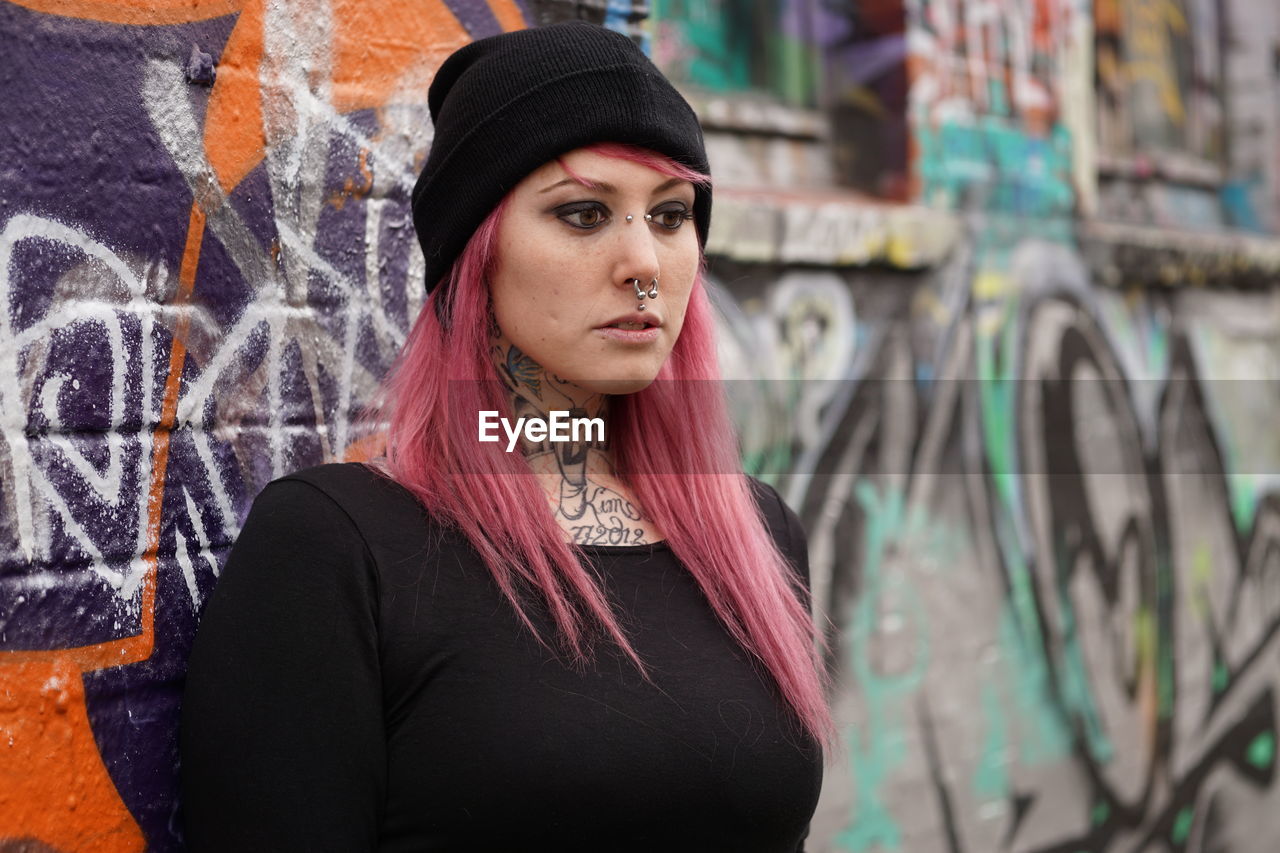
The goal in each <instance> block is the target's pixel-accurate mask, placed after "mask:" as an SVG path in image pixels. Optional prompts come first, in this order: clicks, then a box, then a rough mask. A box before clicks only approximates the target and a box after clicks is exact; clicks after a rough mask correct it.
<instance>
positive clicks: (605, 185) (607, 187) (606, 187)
mask: <svg viewBox="0 0 1280 853" xmlns="http://www.w3.org/2000/svg"><path fill="white" fill-rule="evenodd" d="M684 183H688V181H686V180H684V179H683V178H671V179H670V180H668V181H664V182H662V183H661V184H659V185H658V186H656V187H654V188H653V194H654V195H657V194H658V193H660V192H665V191H666V190H669V189H671V188H672V187H674V186H676V185H677V184H684ZM565 184H578V185H579V186H584V187H588V188H589V189H593V190H599V191H600V192H603V193H614V194H616V193H617V192H618V188H617V187H615V186H614V185H613V184H611V183H609V182H608V181H591V180H586V179H584V180H581V181H579V180H576V179H574V178H564V179H563V180H559V181H556V182H555V183H554V184H552V185H551V186H549V187H543V188H542V189H540V190H538V194H539V195H541V194H542V193H549V192H551V191H552V190H554V189H555V188H557V187H562V186H564V185H565Z"/></svg>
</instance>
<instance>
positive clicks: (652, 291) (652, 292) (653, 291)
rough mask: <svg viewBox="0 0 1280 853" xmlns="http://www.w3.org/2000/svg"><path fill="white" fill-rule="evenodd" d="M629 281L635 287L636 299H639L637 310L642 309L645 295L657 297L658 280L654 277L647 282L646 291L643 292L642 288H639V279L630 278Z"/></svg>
mask: <svg viewBox="0 0 1280 853" xmlns="http://www.w3.org/2000/svg"><path fill="white" fill-rule="evenodd" d="M631 283H632V284H633V285H635V288H636V299H639V300H640V305H639V306H638V307H637V308H636V310H637V311H643V310H644V298H645V297H646V296H647V297H649V298H650V299H657V298H658V280H657V279H656V278H655V279H653V280H652V281H650V282H649V292H648V293H645V292H644V291H643V290H641V289H640V279H638V278H633V279H631Z"/></svg>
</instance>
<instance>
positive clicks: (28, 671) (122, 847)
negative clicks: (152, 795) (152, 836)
mask: <svg viewBox="0 0 1280 853" xmlns="http://www.w3.org/2000/svg"><path fill="white" fill-rule="evenodd" d="M0 748H3V749H4V756H5V760H4V761H3V762H0V842H2V841H3V840H4V839H6V838H11V839H12V838H34V839H39V840H40V841H41V842H43V843H44V844H48V845H50V846H52V847H53V848H54V849H56V850H59V851H66V853H72V851H85V853H91V852H92V853H126V851H137V850H142V849H143V848H144V842H143V838H142V832H141V830H139V828H138V825H137V824H136V823H135V822H134V820H133V817H132V815H130V814H129V811H128V809H126V808H125V805H124V803H123V802H122V801H121V800H120V795H119V794H117V793H116V789H115V786H114V785H113V784H112V782H111V777H110V776H109V775H108V774H107V768H106V767H104V766H103V764H102V758H101V756H100V755H99V754H98V746H97V743H96V742H95V741H94V738H93V730H92V729H91V728H90V726H89V714H88V709H87V706H86V705H85V701H84V684H83V682H82V681H81V680H80V669H79V667H77V666H76V665H75V664H74V663H72V662H71V661H66V660H64V661H52V662H39V663H37V662H28V663H25V664H21V665H18V666H5V667H0ZM0 846H4V845H3V844H0Z"/></svg>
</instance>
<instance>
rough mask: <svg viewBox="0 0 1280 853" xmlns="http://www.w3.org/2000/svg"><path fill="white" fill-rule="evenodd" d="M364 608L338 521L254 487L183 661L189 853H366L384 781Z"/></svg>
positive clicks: (372, 603) (307, 493)
mask: <svg viewBox="0 0 1280 853" xmlns="http://www.w3.org/2000/svg"><path fill="white" fill-rule="evenodd" d="M377 601H378V599H377V582H376V575H375V571H374V566H373V562H372V559H371V557H370V556H369V553H368V550H367V548H366V547H365V545H364V541H363V539H362V538H361V536H360V534H359V532H358V531H357V529H356V528H355V526H354V525H353V523H352V522H351V519H350V518H349V517H348V516H347V515H346V513H345V512H343V510H342V509H341V508H340V507H338V506H337V504H335V503H334V502H333V501H332V500H331V499H330V498H328V497H327V496H326V495H324V494H323V493H322V492H320V491H319V490H318V489H316V488H315V487H313V486H311V485H308V484H306V483H302V482H298V481H287V480H286V481H282V482H277V483H273V484H271V485H269V486H268V487H267V489H266V490H265V491H264V492H263V493H262V494H261V495H260V496H259V497H258V499H257V500H256V501H255V502H254V505H253V509H252V511H251V512H250V514H249V518H248V519H247V520H246V522H245V526H244V529H243V530H242V531H241V534H240V537H239V538H238V539H237V541H236V545H235V547H234V548H233V549H232V552H231V556H230V557H229V558H228V560H227V565H226V567H225V569H224V570H223V573H222V575H221V577H220V579H219V581H218V585H217V587H216V588H215V590H214V592H213V594H212V596H211V597H210V599H209V603H208V606H207V607H206V608H205V612H204V617H203V619H202V622H201V625H200V628H199V632H198V634H197V636H196V640H195V645H194V647H193V649H192V653H191V660H190V664H189V668H188V673H187V686H186V693H185V695H184V698H183V708H182V723H181V729H180V733H179V749H180V752H181V776H182V794H183V800H184V803H183V808H184V811H185V821H186V838H187V842H188V844H189V848H190V850H192V851H193V853H199V851H205V850H219V851H221V850H244V851H255V850H264V851H265V850H270V851H282V852H283V851H292V850H298V851H303V850H306V851H322V850H332V851H344V853H345V851H360V850H372V849H374V848H375V847H376V844H377V836H378V823H379V819H380V816H381V804H382V801H383V797H384V795H385V779H386V767H385V752H386V742H385V736H384V733H383V722H382V702H381V695H382V694H381V681H380V675H379V667H378V644H377V621H376V620H377Z"/></svg>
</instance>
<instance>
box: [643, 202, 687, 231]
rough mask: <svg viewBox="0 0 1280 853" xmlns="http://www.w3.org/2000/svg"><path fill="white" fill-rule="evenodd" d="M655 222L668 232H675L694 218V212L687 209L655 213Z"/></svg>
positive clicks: (678, 208) (670, 209) (679, 208)
mask: <svg viewBox="0 0 1280 853" xmlns="http://www.w3.org/2000/svg"><path fill="white" fill-rule="evenodd" d="M651 215H652V216H653V221H654V222H656V223H657V224H658V225H660V226H662V227H663V228H665V229H667V230H668V231H675V230H676V229H678V228H679V227H680V226H681V225H683V224H684V223H685V222H687V221H688V220H690V219H692V218H693V211H691V210H689V209H688V208H687V207H675V208H668V209H666V210H659V211H655V212H654V213H653V214H651Z"/></svg>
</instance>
